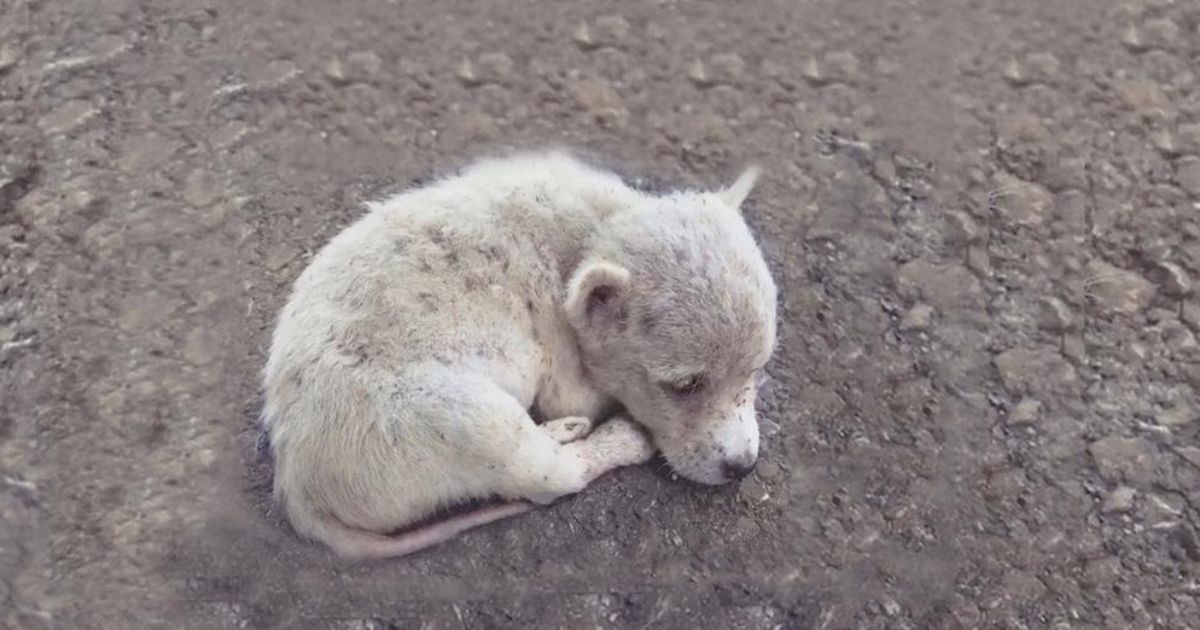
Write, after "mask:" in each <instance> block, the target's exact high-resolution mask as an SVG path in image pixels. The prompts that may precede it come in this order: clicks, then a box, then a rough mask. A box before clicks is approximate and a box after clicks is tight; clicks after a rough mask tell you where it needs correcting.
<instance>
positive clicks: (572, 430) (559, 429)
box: [542, 416, 593, 444]
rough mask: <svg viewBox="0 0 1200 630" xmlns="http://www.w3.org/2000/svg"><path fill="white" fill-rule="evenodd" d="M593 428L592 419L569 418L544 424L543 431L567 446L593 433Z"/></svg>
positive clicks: (581, 417)
mask: <svg viewBox="0 0 1200 630" xmlns="http://www.w3.org/2000/svg"><path fill="white" fill-rule="evenodd" d="M592 426H593V425H592V420H591V418H585V417H583V416H568V417H566V418H558V419H557V420H549V421H547V422H544V423H542V430H543V431H545V432H546V433H549V434H550V437H552V438H554V440H555V441H556V442H558V443H559V444H566V443H568V442H574V441H575V440H578V439H579V438H581V437H583V436H585V435H587V434H588V433H591V431H592Z"/></svg>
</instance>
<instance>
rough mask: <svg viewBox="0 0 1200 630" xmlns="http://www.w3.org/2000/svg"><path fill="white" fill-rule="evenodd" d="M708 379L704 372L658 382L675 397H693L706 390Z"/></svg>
mask: <svg viewBox="0 0 1200 630" xmlns="http://www.w3.org/2000/svg"><path fill="white" fill-rule="evenodd" d="M706 385H707V380H706V379H705V377H704V375H703V374H692V375H691V376H686V377H684V378H681V379H678V380H674V381H663V382H661V383H659V384H658V386H659V387H661V388H662V389H663V391H665V392H667V393H668V394H670V395H671V396H673V397H675V398H681V399H682V398H691V397H692V396H695V395H696V394H698V393H700V392H701V391H703V390H704V387H705V386H706Z"/></svg>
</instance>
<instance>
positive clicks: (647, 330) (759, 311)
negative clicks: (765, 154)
mask: <svg viewBox="0 0 1200 630" xmlns="http://www.w3.org/2000/svg"><path fill="white" fill-rule="evenodd" d="M756 177H757V171H756V170H755V169H751V170H748V171H747V172H746V173H745V174H743V175H742V176H741V177H740V178H738V180H737V182H736V183H734V184H733V185H732V186H731V187H729V188H727V189H724V190H720V191H716V192H708V193H694V192H687V193H676V194H672V195H669V196H665V197H647V198H646V200H645V202H644V203H642V204H640V205H638V206H637V207H633V208H629V209H627V210H624V211H622V212H620V213H618V214H616V215H615V216H613V217H612V218H611V219H610V220H609V222H608V223H607V224H606V229H605V231H604V233H603V234H601V235H600V237H599V238H598V239H597V241H596V242H595V243H593V247H592V250H591V252H590V255H589V257H588V258H587V259H586V260H584V261H583V263H581V264H580V266H579V268H578V269H577V270H576V271H575V273H574V274H573V276H572V278H571V281H570V284H569V286H568V290H567V303H566V309H567V316H568V318H569V319H570V321H571V324H572V325H573V326H574V328H575V331H576V334H577V336H578V339H579V346H580V350H581V352H582V355H583V360H584V364H585V365H586V366H587V368H588V370H589V371H590V372H591V374H592V376H593V378H594V379H595V381H596V383H597V384H598V385H599V386H600V387H601V388H602V389H604V390H605V391H607V392H608V393H609V394H611V395H612V396H614V397H615V398H617V399H618V400H619V401H621V402H622V403H623V404H624V405H625V406H626V408H628V410H629V411H630V412H631V413H632V415H633V417H634V418H636V419H637V420H638V421H639V422H641V423H642V424H643V425H645V426H646V427H647V428H648V429H649V430H650V432H651V433H652V434H653V435H654V440H655V443H656V444H657V446H658V448H659V449H660V450H661V451H662V453H663V455H664V456H665V457H666V459H667V461H668V462H669V463H670V464H671V466H672V467H673V468H674V469H675V470H676V471H677V472H679V473H680V474H682V475H684V476H685V477H688V478H690V479H693V480H695V481H699V482H701V483H708V484H718V483H724V482H727V481H731V480H734V479H737V478H739V477H742V476H744V475H745V474H746V473H748V472H749V471H750V469H751V468H752V467H753V466H754V463H755V462H756V461H757V459H758V421H757V418H756V416H755V412H754V401H755V397H756V394H757V389H758V382H759V380H758V379H760V378H761V376H762V373H763V367H764V366H765V365H766V363H767V360H768V359H769V358H770V356H771V352H772V351H773V349H774V346H775V292H776V289H775V283H774V281H772V279H771V275H770V273H769V272H768V270H767V265H766V263H765V262H764V261H763V257H762V253H761V252H760V251H759V249H758V246H757V245H756V244H755V242H754V238H753V237H752V236H751V234H750V230H749V229H748V228H747V227H746V223H745V221H743V220H742V217H741V214H740V212H739V207H740V206H741V204H742V202H743V201H744V200H745V198H746V196H747V195H748V194H749V192H750V189H751V188H752V187H753V185H754V180H755V178H756Z"/></svg>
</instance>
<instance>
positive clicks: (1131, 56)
mask: <svg viewBox="0 0 1200 630" xmlns="http://www.w3.org/2000/svg"><path fill="white" fill-rule="evenodd" d="M504 4H507V5H508V6H504ZM1197 72H1200V3H1196V2H1185V1H1175V2H1172V1H1170V0H1130V1H1128V2H1116V1H1110V0H1056V1H1055V2H1043V1H1041V0H1013V1H1011V2H978V1H970V0H879V1H872V2H868V1H835V0H807V1H799V0H779V1H774V2H771V1H747V2H737V3H733V2H687V3H684V2H678V3H673V2H639V1H632V0H625V1H614V2H603V3H584V2H532V1H527V2H519V3H479V2H468V1H465V0H447V1H445V2H438V3H415V2H395V1H392V2H384V1H378V2H365V1H352V2H345V3H323V2H315V1H313V0H301V1H297V2H280V1H264V2H243V1H237V0H197V1H193V2H183V1H178V0H177V1H169V0H168V1H156V2H145V1H135V0H90V1H89V2H65V1H60V2H52V1H48V0H0V626H4V627H12V628H84V629H86V628H125V627H128V628H184V627H186V628H237V627H254V628H258V627H278V628H287V627H304V628H342V629H346V630H350V629H355V630H366V629H383V628H409V627H427V628H443V627H447V628H499V627H520V628H526V627H570V628H576V627H660V628H682V627H692V625H693V624H695V623H697V622H703V623H704V624H705V625H706V626H708V627H714V628H716V627H729V628H772V627H778V628H881V629H882V628H914V629H915V628H981V627H989V628H990V627H997V628H1125V627H1129V628H1188V627H1198V625H1197V624H1200V622H1198V621H1197V620H1200V584H1198V581H1197V580H1198V574H1200V533H1198V525H1200V517H1198V510H1200V439H1198V438H1200V407H1198V404H1197V402H1196V390H1197V389H1198V388H1200V346H1198V345H1197V341H1196V335H1197V334H1198V333H1200V297H1198V296H1197V294H1196V293H1195V291H1194V282H1193V278H1195V277H1196V276H1197V275H1200V81H1197ZM546 144H565V145H571V146H576V147H581V148H583V149H584V150H585V151H586V152H588V153H590V154H592V155H595V156H598V157H600V158H601V159H603V160H606V161H607V162H608V163H610V164H612V165H613V166H614V167H616V168H618V169H621V170H622V171H624V172H627V173H630V174H631V175H639V176H643V177H645V178H646V179H647V181H654V182H670V183H672V184H678V185H717V184H722V183H725V182H728V181H730V179H731V178H732V177H733V176H735V175H736V173H737V172H738V171H739V170H740V168H741V167H743V166H744V165H746V164H747V163H750V162H759V163H761V164H763V165H764V166H765V167H766V168H767V175H766V177H765V179H764V180H763V182H762V184H761V186H760V188H759V189H758V190H757V191H756V193H755V195H754V196H753V199H752V204H751V207H750V208H749V209H748V212H747V214H748V218H749V220H750V221H751V223H752V224H753V226H754V228H755V229H756V231H757V232H758V234H759V235H760V237H761V240H762V242H763V247H764V250H765V252H766V254H767V256H768V258H769V260H770V262H771V264H772V267H773V269H774V271H775V273H776V276H777V279H778V281H779V284H780V287H781V290H782V308H781V317H782V324H781V329H780V332H781V335H780V339H781V344H780V348H779V351H778V353H777V354H776V359H775V360H774V362H773V364H772V366H771V368H770V374H771V381H770V385H769V387H768V389H767V391H766V392H765V394H764V396H763V398H762V401H761V411H762V415H763V420H762V423H763V427H764V434H765V435H766V436H767V437H766V439H765V442H764V452H763V453H764V454H763V459H762V461H761V462H760V466H759V468H758V469H757V472H756V473H755V474H754V475H752V476H751V477H749V478H747V479H746V480H745V481H743V482H742V483H741V484H740V485H737V486H730V487H726V488H721V489H716V490H713V489H707V488H700V487H696V486H693V485H689V484H687V483H685V482H683V481H682V480H678V479H674V478H672V477H671V475H670V474H669V473H667V472H665V471H662V470H656V469H655V467H653V466H646V467H640V468H635V469H628V470H624V471H621V472H620V473H618V474H615V475H612V476H610V477H607V478H605V479H603V480H601V481H600V482H598V483H596V484H595V485H594V486H593V487H592V488H590V489H589V490H588V491H587V492H585V493H583V494H582V495H580V496H578V497H576V498H573V499H571V500H567V501H564V502H562V503H560V504H558V505H556V506H554V507H552V508H549V509H545V510H541V511H538V512H536V513H533V514H530V515H527V516H524V517H521V518H519V519H515V520H512V521H509V522H505V523H501V524H497V525H494V526H490V527H487V528H485V529H483V530H479V531H476V532H472V533H470V534H468V535H465V536H463V537H461V538H460V539H458V540H456V541H453V542H451V543H448V544H446V545H444V546H441V547H439V548H437V549H435V550H431V551H428V552H425V553H421V554H419V555H417V556H414V557H411V558H407V559H404V560H399V561H390V562H377V563H370V564H363V565H347V564H342V563H339V562H337V561H335V560H333V559H332V558H331V557H330V556H329V555H328V554H327V553H326V552H325V551H323V550H322V549H319V548H317V547H314V546H311V545H308V544H304V543H302V542H300V541H298V540H296V539H295V537H294V536H293V535H292V534H291V533H290V531H289V530H288V529H287V528H286V526H285V525H283V524H282V523H281V519H280V517H279V515H278V514H277V513H275V512H274V511H273V510H272V509H271V508H270V505H269V502H268V500H267V494H266V492H265V482H264V479H265V470H264V466H263V464H262V463H261V461H260V460H259V459H258V457H257V455H256V448H255V447H256V441H257V435H256V433H255V431H254V429H253V421H254V418H255V415H256V413H257V409H258V406H259V404H260V399H259V394H258V391H257V380H258V371H259V369H260V368H261V366H262V363H263V361H264V351H265V346H266V344H267V341H268V336H269V333H270V328H271V322H272V317H273V314H274V313H275V311H276V310H277V309H278V308H279V307H280V306H281V305H282V303H283V300H284V298H285V295H286V292H287V289H288V286H289V284H290V283H291V282H292V281H293V280H294V279H295V277H296V276H297V275H298V274H299V273H300V271H301V269H303V267H304V265H305V264H306V263H307V261H308V260H309V259H310V258H311V256H312V255H313V252H314V251H315V250H316V249H317V248H319V247H320V246H321V244H322V243H324V242H325V241H326V240H327V239H329V238H330V237H331V236H332V235H333V234H335V233H337V232H338V231H339V230H340V229H341V228H342V227H344V226H345V225H346V224H347V223H348V222H350V221H351V220H353V218H354V217H356V216H357V215H358V214H359V213H360V212H361V210H360V206H359V204H360V202H362V201H364V200H366V199H370V198H372V197H377V196H379V195H381V194H385V193H387V192H390V191H395V190H399V189H402V188H404V187H405V186H408V185H410V184H413V183H416V182H420V181H421V180H422V179H423V178H427V177H429V176H431V175H435V174H438V173H444V172H447V171H449V170H452V169H453V168H455V167H456V166H458V165H460V164H462V163H463V162H464V161H465V160H468V159H471V158H473V157H476V156H478V155H480V154H485V153H491V152H497V151H501V150H505V149H507V148H511V147H528V146H537V145H546Z"/></svg>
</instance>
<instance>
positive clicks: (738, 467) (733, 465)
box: [721, 458, 758, 481]
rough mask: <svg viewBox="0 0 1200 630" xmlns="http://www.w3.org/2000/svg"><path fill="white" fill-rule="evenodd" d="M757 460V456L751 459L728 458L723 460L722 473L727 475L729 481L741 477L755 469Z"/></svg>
mask: <svg viewBox="0 0 1200 630" xmlns="http://www.w3.org/2000/svg"><path fill="white" fill-rule="evenodd" d="M757 461H758V460H757V458H755V459H750V460H735V459H727V460H725V461H723V462H721V474H723V475H725V479H726V480H727V481H735V480H738V479H741V478H742V477H745V476H746V475H749V474H750V471H752V470H754V464H755V463H757Z"/></svg>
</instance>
